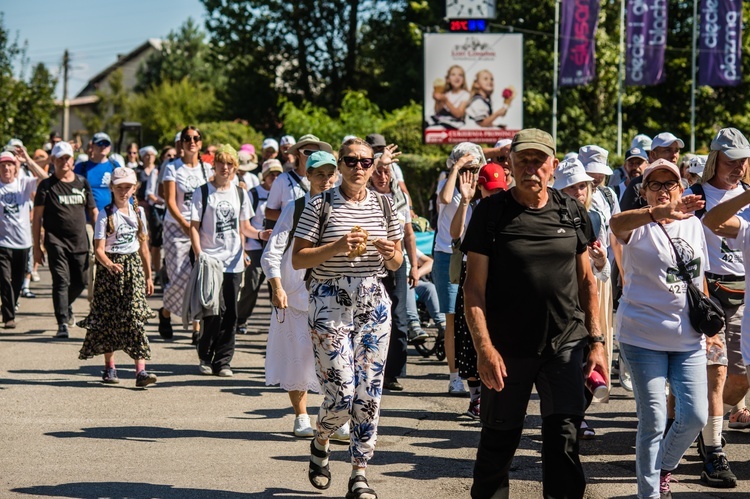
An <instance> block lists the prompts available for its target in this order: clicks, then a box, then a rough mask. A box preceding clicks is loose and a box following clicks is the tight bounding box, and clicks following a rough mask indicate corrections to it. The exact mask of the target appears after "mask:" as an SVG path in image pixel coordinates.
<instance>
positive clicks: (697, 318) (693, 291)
mask: <svg viewBox="0 0 750 499" xmlns="http://www.w3.org/2000/svg"><path fill="white" fill-rule="evenodd" d="M656 225H658V226H659V228H660V229H661V230H662V232H664V235H665V236H667V239H668V240H669V244H670V245H672V249H673V250H674V255H675V259H676V260H677V270H678V274H677V276H678V277H679V278H680V279H682V280H683V281H684V282H685V284H686V285H687V299H688V306H689V307H690V313H689V317H690V325H691V326H693V329H695V330H696V331H697V332H698V334H705V335H706V336H708V337H711V336H715V335H716V333H718V332H719V331H721V329H722V328H723V327H724V311H723V310H722V309H721V308H720V307H719V306H718V305H716V304H715V303H714V302H713V301H711V298H709V297H708V296H706V295H705V294H704V293H702V292H701V290H700V289H698V288H697V287H696V286H695V284H693V279H692V278H691V277H690V272H688V269H687V266H686V265H685V262H684V261H682V257H680V253H679V252H678V251H677V247H676V246H675V245H674V243H673V242H672V238H671V237H669V234H667V230H666V229H665V228H664V226H663V225H662V224H660V223H658V222H657V223H656Z"/></svg>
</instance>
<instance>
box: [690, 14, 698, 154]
mask: <svg viewBox="0 0 750 499" xmlns="http://www.w3.org/2000/svg"><path fill="white" fill-rule="evenodd" d="M697 43H698V0H693V58H692V61H691V63H692V64H691V66H692V71H693V72H692V77H691V78H690V152H695V77H696V74H697V71H696V69H695V57H696V53H697Z"/></svg>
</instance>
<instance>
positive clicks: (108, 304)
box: [78, 167, 156, 387]
mask: <svg viewBox="0 0 750 499" xmlns="http://www.w3.org/2000/svg"><path fill="white" fill-rule="evenodd" d="M136 184H137V179H136V175H135V172H134V171H133V170H132V169H130V168H127V167H119V168H115V170H114V171H113V173H112V182H111V184H110V187H111V189H112V203H111V204H109V205H107V207H106V208H105V209H104V210H102V211H100V212H99V216H98V217H97V219H96V227H95V230H94V255H95V256H96V264H97V266H98V267H99V268H98V269H97V273H96V281H95V283H94V298H93V301H92V302H91V312H90V313H89V315H88V317H86V318H85V319H84V320H82V321H81V322H79V323H78V325H79V326H80V327H82V328H85V329H86V330H87V331H86V338H85V340H84V341H83V346H82V347H81V351H80V354H79V356H78V358H79V359H81V360H85V359H90V358H92V357H94V356H96V355H100V354H104V374H103V375H102V381H103V382H104V383H110V384H114V383H119V382H120V380H119V378H118V377H117V369H116V368H115V358H114V352H115V350H122V351H124V352H125V353H126V354H128V355H129V356H130V357H131V358H132V359H133V360H134V361H135V371H136V377H135V385H136V386H137V387H146V386H148V385H150V384H152V383H156V375H154V374H150V373H148V372H146V360H150V359H151V347H150V345H149V342H148V337H147V336H146V332H145V325H146V321H147V319H148V318H149V316H150V313H151V311H150V309H149V306H148V303H147V302H146V296H148V295H151V294H152V293H153V291H154V284H153V281H152V280H151V262H150V253H149V248H148V230H147V229H146V218H145V214H144V212H143V208H140V207H139V206H138V200H137V199H134V198H133V195H134V194H135V191H136ZM131 199H132V205H131Z"/></svg>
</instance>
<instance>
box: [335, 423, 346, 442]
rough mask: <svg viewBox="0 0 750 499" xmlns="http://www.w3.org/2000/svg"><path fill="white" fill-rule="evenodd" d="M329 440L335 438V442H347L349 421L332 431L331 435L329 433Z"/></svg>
mask: <svg viewBox="0 0 750 499" xmlns="http://www.w3.org/2000/svg"><path fill="white" fill-rule="evenodd" d="M331 440H336V441H337V442H349V422H347V423H346V424H344V426H342V427H341V428H339V429H338V430H336V431H334V432H333V435H331Z"/></svg>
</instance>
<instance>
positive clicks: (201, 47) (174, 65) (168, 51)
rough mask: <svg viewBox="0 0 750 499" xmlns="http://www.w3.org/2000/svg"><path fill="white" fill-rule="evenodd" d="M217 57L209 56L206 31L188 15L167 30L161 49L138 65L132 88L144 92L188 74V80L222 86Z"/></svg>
mask: <svg viewBox="0 0 750 499" xmlns="http://www.w3.org/2000/svg"><path fill="white" fill-rule="evenodd" d="M222 68H223V65H222V63H221V61H215V60H213V59H212V54H211V50H210V47H209V46H208V44H207V43H206V33H205V32H204V31H203V30H201V29H200V27H199V26H198V25H197V24H196V23H195V21H194V20H193V19H192V18H188V20H187V21H185V23H184V24H183V25H182V26H180V28H179V29H177V30H175V31H171V32H170V33H169V34H168V35H167V38H166V40H163V41H162V46H161V50H160V51H158V52H154V53H152V54H151V55H150V56H149V57H148V58H147V59H146V60H145V61H144V63H143V64H142V65H141V67H140V68H138V74H137V80H138V83H137V85H136V87H135V91H136V92H139V93H144V92H146V91H147V90H148V89H150V88H152V87H156V86H159V85H160V84H161V83H162V82H171V83H177V82H180V81H182V79H183V78H189V79H190V81H191V82H192V83H195V84H202V85H209V86H212V87H213V88H222V87H223V86H224V84H225V78H224V75H223V69H222Z"/></svg>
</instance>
